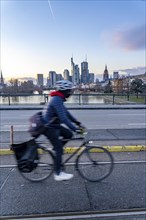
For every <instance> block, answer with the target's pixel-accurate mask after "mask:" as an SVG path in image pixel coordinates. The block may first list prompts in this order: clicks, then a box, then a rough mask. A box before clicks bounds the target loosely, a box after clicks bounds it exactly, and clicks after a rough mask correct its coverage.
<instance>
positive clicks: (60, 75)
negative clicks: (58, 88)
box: [56, 73, 63, 81]
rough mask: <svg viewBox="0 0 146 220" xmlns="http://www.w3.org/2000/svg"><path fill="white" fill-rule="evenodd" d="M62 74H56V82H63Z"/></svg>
mask: <svg viewBox="0 0 146 220" xmlns="http://www.w3.org/2000/svg"><path fill="white" fill-rule="evenodd" d="M62 79H63V77H62V74H61V73H56V81H59V80H62Z"/></svg>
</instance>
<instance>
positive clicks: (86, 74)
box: [81, 61, 89, 84]
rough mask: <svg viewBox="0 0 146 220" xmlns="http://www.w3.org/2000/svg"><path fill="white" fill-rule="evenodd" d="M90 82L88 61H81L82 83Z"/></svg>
mask: <svg viewBox="0 0 146 220" xmlns="http://www.w3.org/2000/svg"><path fill="white" fill-rule="evenodd" d="M88 82H89V70H88V62H87V61H84V62H82V63H81V83H84V84H87V83H88Z"/></svg>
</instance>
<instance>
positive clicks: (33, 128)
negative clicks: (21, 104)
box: [28, 112, 45, 138]
mask: <svg viewBox="0 0 146 220" xmlns="http://www.w3.org/2000/svg"><path fill="white" fill-rule="evenodd" d="M29 123H30V124H29V129H28V132H29V133H30V135H31V136H32V137H34V138H38V137H39V136H40V135H41V134H42V133H43V132H44V130H45V125H44V123H43V120H42V112H37V113H35V114H34V115H33V116H31V117H30V119H29Z"/></svg>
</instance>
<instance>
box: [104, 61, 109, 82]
mask: <svg viewBox="0 0 146 220" xmlns="http://www.w3.org/2000/svg"><path fill="white" fill-rule="evenodd" d="M103 80H104V81H107V80H109V73H108V70H107V65H105V70H104V73H103Z"/></svg>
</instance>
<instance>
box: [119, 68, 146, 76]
mask: <svg viewBox="0 0 146 220" xmlns="http://www.w3.org/2000/svg"><path fill="white" fill-rule="evenodd" d="M118 71H121V72H125V73H129V74H130V75H139V74H144V73H145V72H146V67H143V66H140V67H134V68H129V69H121V70H118Z"/></svg>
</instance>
